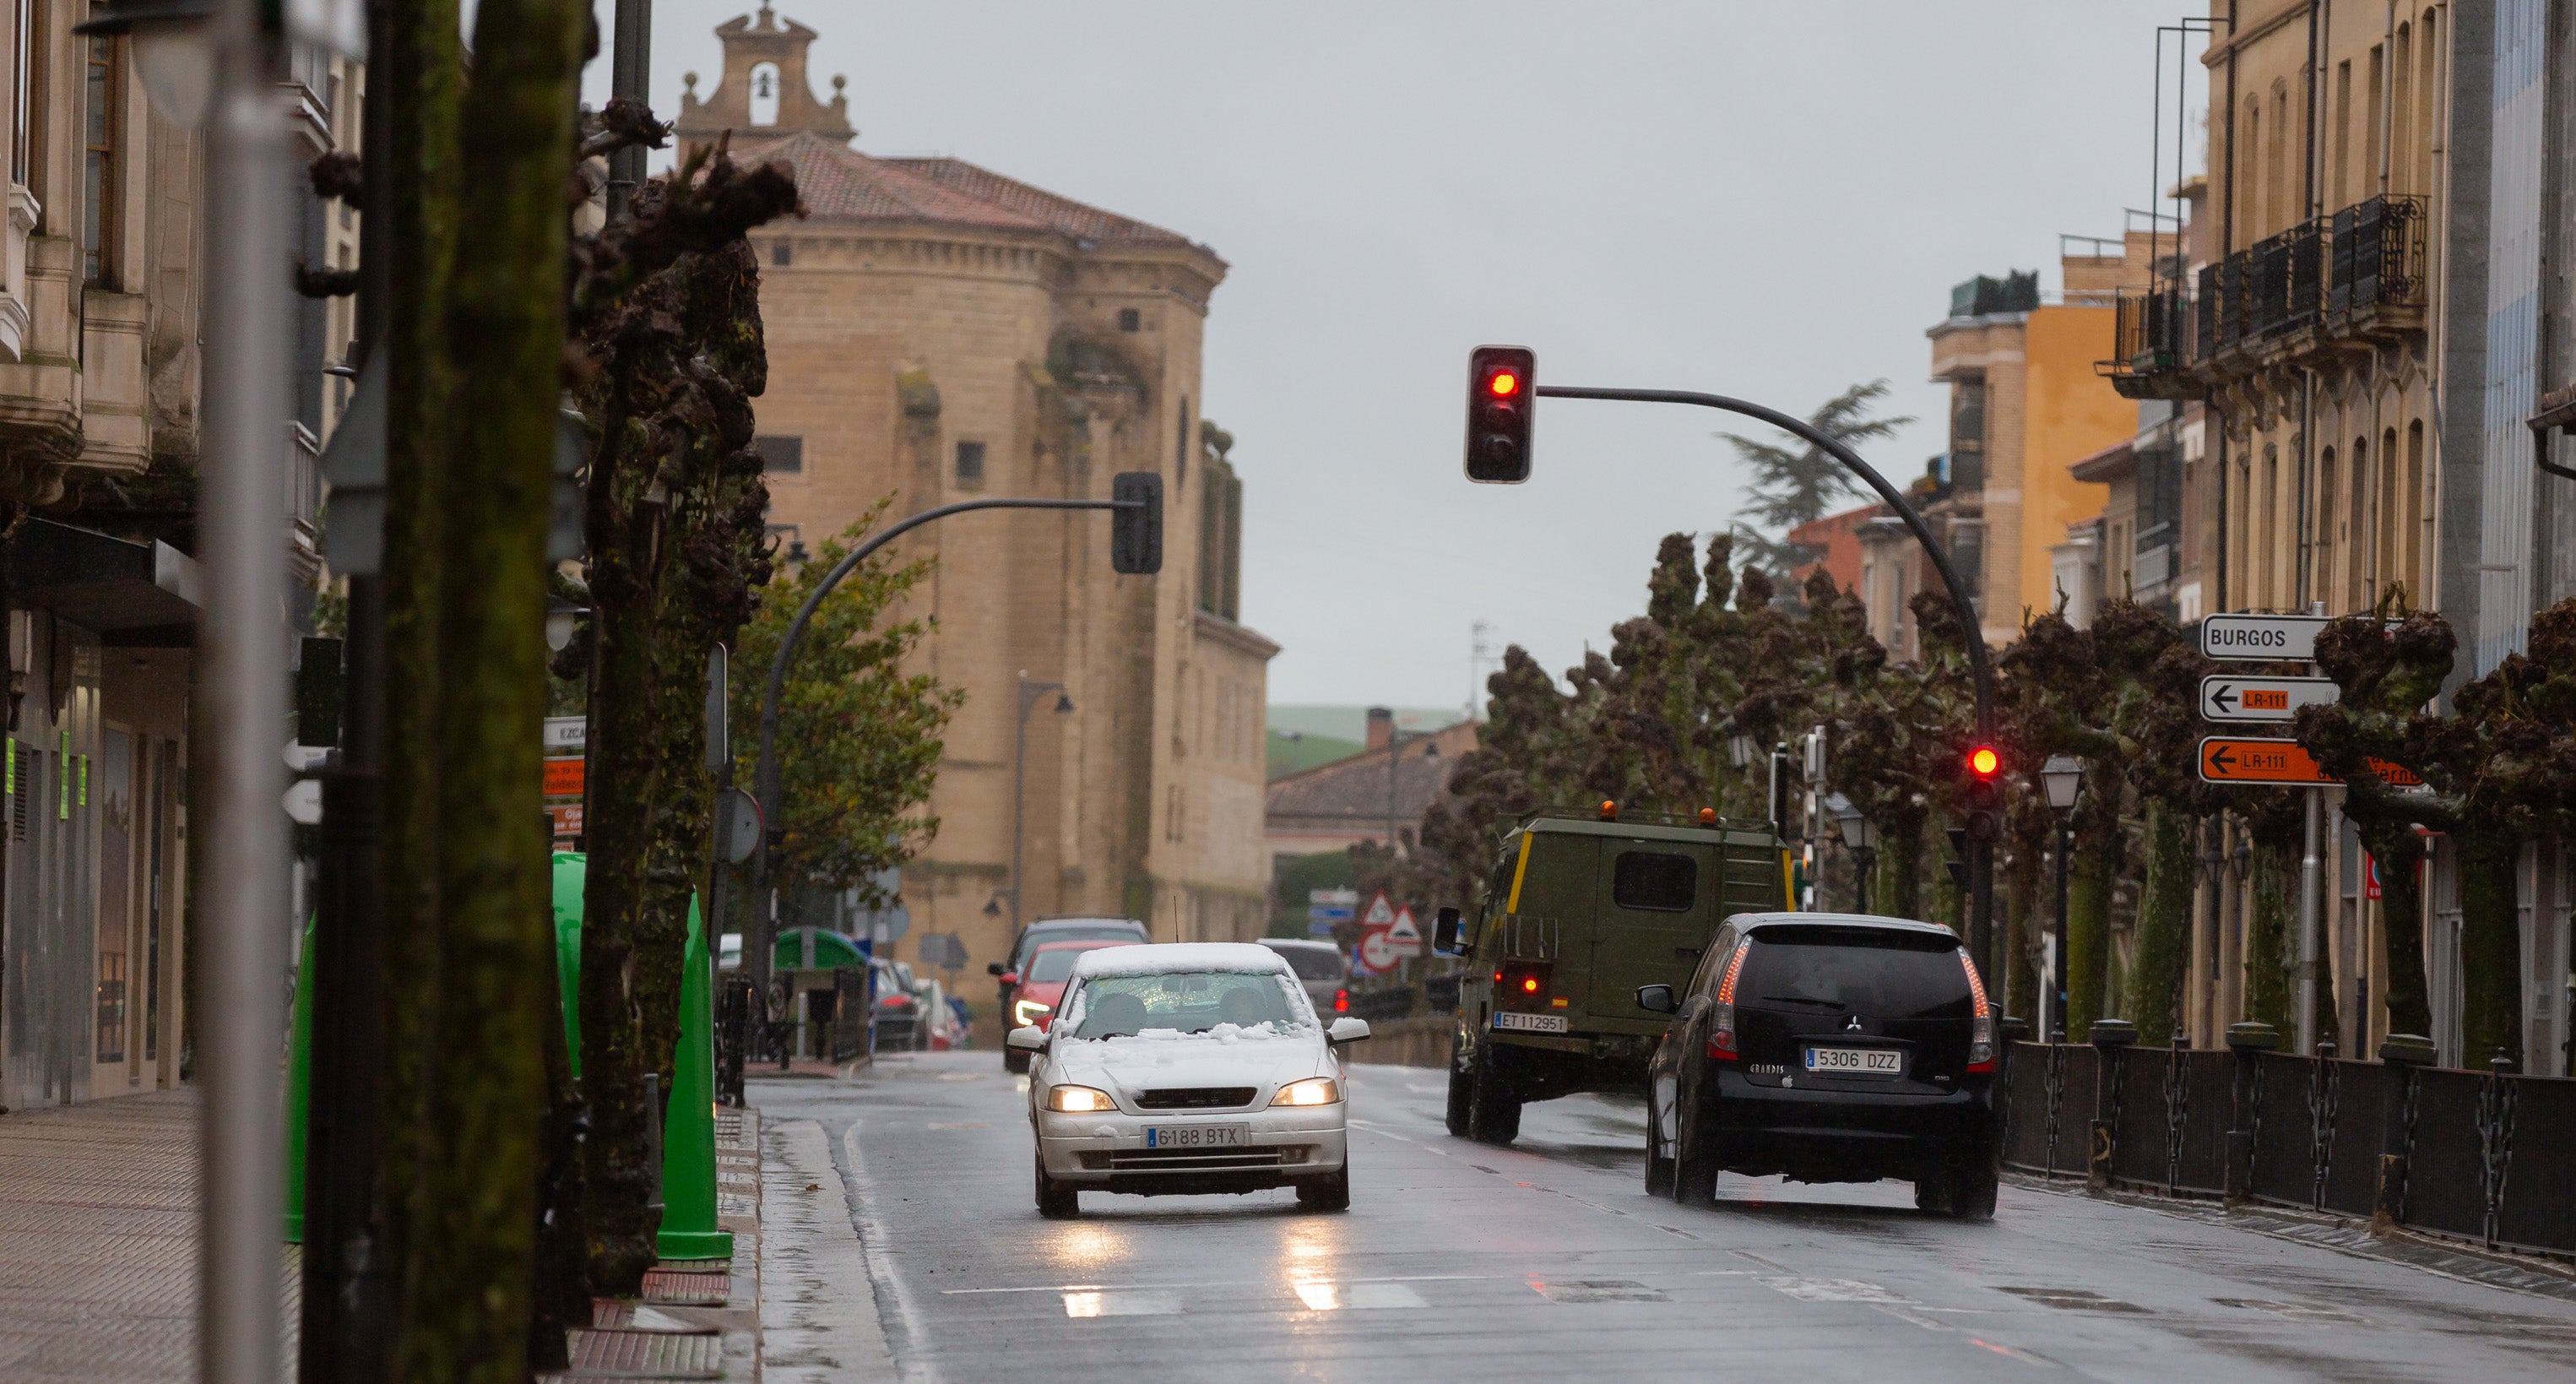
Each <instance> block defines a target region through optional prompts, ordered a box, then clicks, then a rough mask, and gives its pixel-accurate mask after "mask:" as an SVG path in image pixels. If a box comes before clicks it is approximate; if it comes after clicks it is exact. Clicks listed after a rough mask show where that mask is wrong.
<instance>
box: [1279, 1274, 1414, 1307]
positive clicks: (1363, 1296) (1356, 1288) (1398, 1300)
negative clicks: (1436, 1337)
mask: <svg viewBox="0 0 2576 1384" xmlns="http://www.w3.org/2000/svg"><path fill="white" fill-rule="evenodd" d="M1289 1286H1290V1287H1291V1288H1294V1289H1295V1290H1296V1293H1297V1297H1298V1300H1299V1301H1302V1302H1304V1303H1305V1304H1306V1307H1307V1310H1309V1311H1313V1312H1343V1311H1350V1312H1364V1311H1374V1310H1380V1309H1386V1308H1415V1307H1429V1306H1430V1305H1431V1304H1430V1303H1428V1302H1425V1301H1424V1300H1423V1298H1422V1294H1420V1293H1417V1292H1415V1291H1413V1290H1412V1289H1411V1288H1408V1287H1406V1286H1404V1285H1403V1284H1401V1283H1384V1282H1365V1281H1360V1280H1353V1281H1351V1282H1348V1283H1336V1282H1333V1281H1332V1280H1330V1279H1313V1280H1308V1281H1303V1282H1298V1283H1292V1284H1290V1285H1289Z"/></svg>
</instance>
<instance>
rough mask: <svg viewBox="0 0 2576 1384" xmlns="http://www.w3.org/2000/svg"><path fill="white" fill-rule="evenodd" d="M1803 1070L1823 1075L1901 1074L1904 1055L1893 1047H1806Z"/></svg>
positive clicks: (1902, 1072) (1903, 1071)
mask: <svg viewBox="0 0 2576 1384" xmlns="http://www.w3.org/2000/svg"><path fill="white" fill-rule="evenodd" d="M1807 1070H1808V1071H1811V1072H1821V1073H1823V1074H1825V1075H1827V1076H1902V1075H1904V1074H1905V1054H1904V1053H1902V1052H1899V1051H1897V1050H1896V1049H1894V1048H1809V1049H1807Z"/></svg>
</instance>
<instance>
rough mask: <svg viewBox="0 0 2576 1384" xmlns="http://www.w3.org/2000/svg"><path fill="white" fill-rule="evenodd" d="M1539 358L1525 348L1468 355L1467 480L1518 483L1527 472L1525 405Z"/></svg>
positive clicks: (1501, 348) (1481, 348)
mask: <svg viewBox="0 0 2576 1384" xmlns="http://www.w3.org/2000/svg"><path fill="white" fill-rule="evenodd" d="M1537 371H1538V357H1537V355H1536V354H1535V353H1533V352H1532V351H1530V349H1529V348H1528V347H1526V346H1479V347H1477V348H1476V349H1475V350H1474V351H1472V352H1469V353H1468V356H1467V479H1469V480H1471V481H1481V482H1484V483H1486V484H1500V485H1517V484H1519V483H1520V482H1522V481H1525V480H1528V479H1529V473H1530V404H1531V403H1532V398H1531V395H1532V394H1533V392H1534V390H1533V387H1532V385H1531V379H1532V377H1533V376H1534V375H1535V374H1536V373H1537Z"/></svg>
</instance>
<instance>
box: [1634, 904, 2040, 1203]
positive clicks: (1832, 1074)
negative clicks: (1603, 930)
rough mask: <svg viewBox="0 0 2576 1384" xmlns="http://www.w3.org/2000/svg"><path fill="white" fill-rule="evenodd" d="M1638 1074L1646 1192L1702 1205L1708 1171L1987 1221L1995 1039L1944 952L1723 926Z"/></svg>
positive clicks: (1809, 920)
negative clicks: (1861, 1194)
mask: <svg viewBox="0 0 2576 1384" xmlns="http://www.w3.org/2000/svg"><path fill="white" fill-rule="evenodd" d="M1637 1004H1638V1006H1639V1007H1640V1008H1643V1009H1646V1010H1648V1011H1650V1012H1654V1013H1660V1014H1666V1015H1669V1016H1670V1022H1669V1023H1668V1025H1667V1026H1666V1028H1665V1031H1664V1037H1663V1040H1662V1042H1661V1043H1660V1044H1659V1045H1658V1046H1657V1048H1656V1051H1655V1055H1654V1058H1653V1059H1652V1061H1651V1062H1650V1064H1649V1066H1648V1073H1647V1092H1648V1118H1647V1121H1646V1187H1647V1190H1648V1191H1650V1192H1654V1193H1657V1194H1665V1193H1669V1194H1670V1195H1672V1196H1674V1197H1675V1198H1676V1199H1678V1200H1681V1201H1684V1202H1694V1203H1700V1202H1707V1201H1709V1200H1711V1199H1712V1198H1713V1197H1714V1196H1715V1194H1716V1187H1717V1175H1718V1173H1719V1172H1720V1171H1721V1170H1723V1171H1728V1172H1735V1173H1741V1174H1744V1175H1746V1176H1753V1177H1766V1176H1772V1175H1778V1176H1783V1177H1786V1178H1788V1179H1790V1180H1791V1181H1796V1182H1872V1181H1876V1180H1878V1179H1881V1178H1897V1179H1901V1180H1904V1181H1908V1182H1912V1183H1913V1184H1914V1204H1915V1205H1916V1206H1918V1207H1920V1208H1922V1209H1923V1210H1925V1211H1929V1212H1934V1213H1936V1214H1943V1215H1950V1216H1956V1217H1959V1218H1962V1219H1968V1220H1983V1219H1986V1218H1988V1217H1991V1216H1992V1215H1994V1210H1995V1173H1996V1157H1997V1153H1998V1149H1997V1146H1996V1125H1995V1090H1994V1087H1995V1070H1996V1058H1997V1055H1998V1052H1997V1037H1996V1032H1995V1020H1994V1014H1993V1011H1992V1010H1991V1008H1990V1007H1989V1006H1988V1005H1987V1002H1986V992H1985V984H1984V982H1983V981H1982V980H1981V979H1980V978H1979V977H1978V975H1977V969H1976V966H1975V964H1974V963H1973V962H1971V961H1970V960H1969V959H1968V954H1967V952H1966V950H1965V949H1963V948H1962V947H1961V946H1960V945H1959V938H1958V935H1957V934H1955V933H1953V932H1951V931H1950V930H1949V929H1948V928H1946V927H1942V926H1939V925H1938V924H1934V923H1921V922H1912V921H1908V920H1905V919H1901V918H1880V917H1871V916H1865V915H1859V914H1839V913H1767V914H1737V915H1736V916H1734V917H1731V918H1729V919H1727V920H1726V923H1725V925H1724V926H1722V927H1720V928H1719V929H1718V932H1717V935H1716V936H1715V937H1714V938H1712V939H1711V940H1710V943H1709V946H1708V949H1707V950H1706V952H1705V953H1703V954H1702V956H1701V958H1700V964H1699V966H1698V968H1697V970H1696V971H1695V972H1694V973H1693V974H1692V976H1691V979H1690V981H1689V983H1688V984H1687V985H1686V986H1684V987H1682V988H1680V989H1678V990H1677V989H1676V988H1675V987H1672V986H1669V985H1648V986H1644V987H1642V988H1640V989H1639V990H1638V991H1637Z"/></svg>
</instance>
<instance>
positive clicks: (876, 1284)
mask: <svg viewBox="0 0 2576 1384" xmlns="http://www.w3.org/2000/svg"><path fill="white" fill-rule="evenodd" d="M866 1122H867V1117H865V1116H861V1117H859V1118H857V1119H853V1120H851V1121H850V1127H849V1128H847V1129H845V1130H842V1131H841V1157H842V1158H843V1159H845V1160H846V1166H847V1167H848V1169H849V1172H848V1174H847V1175H846V1177H845V1178H844V1179H843V1186H844V1187H845V1188H847V1190H848V1192H849V1194H850V1196H851V1199H852V1200H853V1201H855V1202H856V1203H857V1205H856V1207H855V1208H854V1210H853V1214H852V1215H851V1217H850V1223H851V1226H852V1228H854V1229H856V1230H857V1231H858V1232H859V1252H860V1253H861V1254H862V1255H863V1256H865V1258H866V1261H867V1271H868V1286H869V1287H870V1288H871V1289H872V1290H873V1291H874V1295H875V1297H876V1306H877V1311H878V1313H879V1314H880V1315H881V1316H882V1315H883V1314H884V1312H885V1310H886V1308H887V1306H888V1305H889V1304H891V1305H892V1307H893V1309H894V1318H895V1321H896V1322H898V1323H900V1325H901V1328H902V1336H903V1341H904V1344H906V1345H919V1344H921V1343H924V1342H926V1341H928V1340H929V1339H930V1338H929V1335H928V1334H927V1332H926V1330H925V1328H924V1324H923V1322H922V1320H921V1314H920V1312H919V1311H918V1310H916V1309H915V1308H914V1307H913V1305H912V1294H911V1293H910V1292H909V1291H908V1290H906V1289H905V1287H904V1284H903V1279H902V1277H901V1276H900V1275H898V1274H896V1273H895V1271H894V1265H893V1264H891V1263H889V1262H888V1261H887V1257H886V1252H885V1246H887V1245H889V1244H891V1243H893V1232H891V1231H889V1230H887V1229H886V1224H885V1217H884V1215H883V1214H882V1213H881V1212H880V1211H879V1210H878V1206H879V1204H880V1203H879V1199H878V1196H877V1188H876V1181H875V1179H873V1178H871V1177H870V1176H869V1175H868V1164H867V1160H866V1159H865V1158H864V1157H862V1156H861V1155H860V1152H859V1129H860V1127H861V1126H862V1125H864V1124H865V1123H866ZM886 1347H887V1351H888V1353H889V1354H894V1342H892V1341H888V1342H887V1343H886ZM895 1368H896V1370H897V1371H898V1372H899V1374H900V1376H901V1377H902V1378H904V1379H906V1380H933V1379H937V1378H938V1373H937V1371H936V1370H934V1369H932V1368H931V1367H930V1366H928V1365H927V1364H924V1363H922V1362H919V1361H906V1360H904V1359H903V1358H902V1357H901V1356H900V1355H895Z"/></svg>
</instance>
